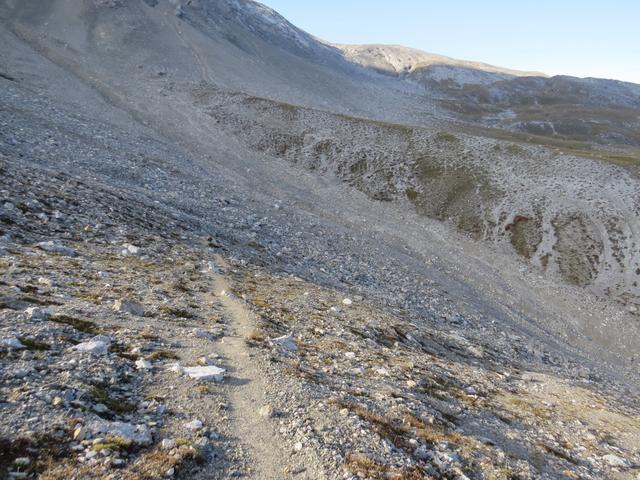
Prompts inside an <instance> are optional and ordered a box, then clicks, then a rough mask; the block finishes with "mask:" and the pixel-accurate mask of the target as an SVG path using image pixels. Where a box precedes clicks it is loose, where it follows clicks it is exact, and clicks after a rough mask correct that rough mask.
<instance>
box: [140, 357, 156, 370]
mask: <svg viewBox="0 0 640 480" xmlns="http://www.w3.org/2000/svg"><path fill="white" fill-rule="evenodd" d="M136 368H137V369H138V370H151V369H152V368H153V365H152V364H151V362H150V361H149V360H145V359H143V358H140V359H138V360H136Z"/></svg>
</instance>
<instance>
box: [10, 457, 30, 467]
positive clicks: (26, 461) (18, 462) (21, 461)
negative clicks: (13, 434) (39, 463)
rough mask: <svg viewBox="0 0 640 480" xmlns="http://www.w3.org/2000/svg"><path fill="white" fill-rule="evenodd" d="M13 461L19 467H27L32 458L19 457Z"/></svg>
mask: <svg viewBox="0 0 640 480" xmlns="http://www.w3.org/2000/svg"><path fill="white" fill-rule="evenodd" d="M13 463H14V464H15V465H16V466H18V467H26V466H28V465H29V464H30V463H31V459H30V458H29V457H18V458H16V459H15V460H14V461H13Z"/></svg>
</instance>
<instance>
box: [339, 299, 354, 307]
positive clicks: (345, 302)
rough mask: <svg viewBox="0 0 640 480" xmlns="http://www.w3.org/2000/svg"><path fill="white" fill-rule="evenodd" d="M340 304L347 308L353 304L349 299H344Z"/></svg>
mask: <svg viewBox="0 0 640 480" xmlns="http://www.w3.org/2000/svg"><path fill="white" fill-rule="evenodd" d="M342 304H343V305H347V306H349V305H352V304H353V300H351V299H350V298H345V299H343V300H342Z"/></svg>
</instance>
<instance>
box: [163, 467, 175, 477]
mask: <svg viewBox="0 0 640 480" xmlns="http://www.w3.org/2000/svg"><path fill="white" fill-rule="evenodd" d="M175 473H176V469H175V468H173V467H171V468H170V469H169V470H167V471H166V472H164V474H165V476H166V477H173V475H174V474H175Z"/></svg>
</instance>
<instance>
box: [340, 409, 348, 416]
mask: <svg viewBox="0 0 640 480" xmlns="http://www.w3.org/2000/svg"><path fill="white" fill-rule="evenodd" d="M348 415H349V409H348V408H343V409H342V410H340V416H342V417H346V416H348Z"/></svg>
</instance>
